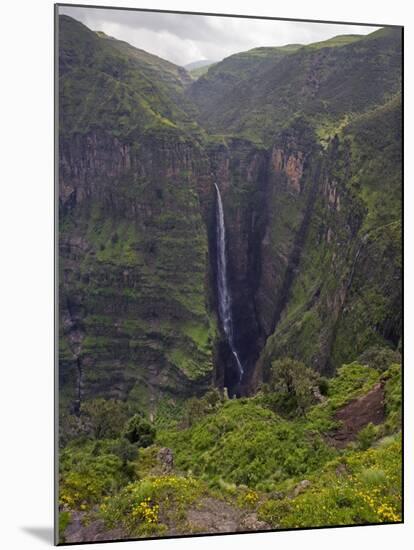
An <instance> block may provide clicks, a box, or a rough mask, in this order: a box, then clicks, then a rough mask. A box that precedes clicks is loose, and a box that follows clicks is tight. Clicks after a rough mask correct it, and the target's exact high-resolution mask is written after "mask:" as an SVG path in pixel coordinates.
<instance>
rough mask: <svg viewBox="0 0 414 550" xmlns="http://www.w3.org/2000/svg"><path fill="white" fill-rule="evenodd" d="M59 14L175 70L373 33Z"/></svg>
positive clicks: (74, 11)
mask: <svg viewBox="0 0 414 550" xmlns="http://www.w3.org/2000/svg"><path fill="white" fill-rule="evenodd" d="M59 13H61V14H66V15H70V16H71V17H74V18H75V19H77V20H78V21H81V22H82V23H84V24H85V25H86V26H88V27H89V28H90V29H93V30H99V31H103V32H105V33H106V34H109V35H111V36H113V37H115V38H118V39H120V40H125V41H126V42H129V43H130V44H132V45H133V46H135V47H137V48H141V49H143V50H146V51H148V52H150V53H153V54H156V55H158V56H160V57H163V58H164V59H168V60H169V61H172V62H173V63H176V64H178V65H186V64H187V63H190V62H192V61H198V60H199V59H212V60H220V59H223V58H224V57H227V56H229V55H231V54H233V53H237V52H240V51H246V50H249V49H251V48H255V47H258V46H283V45H285V44H292V43H299V44H310V43H311V42H317V41H320V40H326V39H328V38H331V37H332V36H336V35H338V34H368V33H370V32H373V31H374V30H376V28H377V27H367V26H360V25H336V24H335V25H333V24H327V23H305V22H302V21H276V20H264V19H243V18H238V17H218V16H204V15H186V14H173V13H156V12H140V11H134V10H116V9H113V10H111V9H105V8H81V7H68V6H64V7H61V8H59Z"/></svg>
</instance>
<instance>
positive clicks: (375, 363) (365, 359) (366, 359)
mask: <svg viewBox="0 0 414 550" xmlns="http://www.w3.org/2000/svg"><path fill="white" fill-rule="evenodd" d="M358 362H359V363H362V364H363V365H368V366H369V367H371V368H373V369H376V370H378V371H380V372H384V371H386V370H387V369H388V368H389V367H390V366H391V365H392V364H393V363H401V354H400V353H399V352H398V351H396V350H393V349H391V348H385V347H381V346H373V347H371V348H368V349H367V350H366V351H364V352H363V353H362V354H361V355H360V356H359V358H358Z"/></svg>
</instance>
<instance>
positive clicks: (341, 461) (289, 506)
mask: <svg viewBox="0 0 414 550" xmlns="http://www.w3.org/2000/svg"><path fill="white" fill-rule="evenodd" d="M402 31H403V29H402V27H395V26H383V27H376V26H373V25H352V24H344V23H324V22H312V21H300V20H298V21H296V20H281V19H270V18H258V17H255V18H250V17H236V16H228V15H203V14H191V13H180V12H161V11H151V10H131V9H117V8H99V7H80V6H70V5H68V4H62V5H58V6H57V7H56V44H55V45H56V91H57V94H56V114H57V117H56V118H57V121H56V126H57V127H56V138H57V139H56V141H57V143H56V159H57V161H56V162H57V164H56V168H57V169H56V173H57V183H56V185H57V190H56V195H57V198H58V207H57V212H56V215H57V221H58V230H57V243H58V255H57V268H58V269H57V273H58V285H59V286H58V304H57V306H58V315H57V318H58V325H59V327H58V334H57V337H58V346H57V347H58V364H57V372H56V380H57V386H58V389H57V395H56V403H57V407H56V422H57V423H58V425H57V432H58V436H57V441H56V450H57V461H56V464H57V470H58V472H57V476H56V478H57V479H56V526H55V529H56V543H58V544H72V543H82V542H83V543H84V542H96V541H116V540H128V539H148V538H160V537H180V536H189V535H208V534H225V533H247V532H255V531H269V530H271V531H277V530H282V529H302V528H317V527H332V526H352V525H369V524H370V525H372V524H384V523H399V522H401V521H402V519H403V517H402V516H403V511H402V510H403V503H402V425H401V424H402V421H401V416H402V413H401V408H402V390H401V383H402V382H401V378H402V372H401V363H402V361H401V355H402V232H401V225H402V103H401V94H402ZM274 536H275V537H277V536H278V535H277V533H275V534H274Z"/></svg>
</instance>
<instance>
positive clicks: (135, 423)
mask: <svg viewBox="0 0 414 550" xmlns="http://www.w3.org/2000/svg"><path fill="white" fill-rule="evenodd" d="M155 434H156V431H155V428H154V426H153V425H152V424H150V423H149V422H148V420H146V419H145V418H144V417H143V416H141V415H140V414H135V415H134V416H132V417H131V418H130V419H129V420H128V422H127V423H126V425H125V429H124V434H123V435H124V437H125V438H126V439H128V441H129V442H130V443H136V445H137V447H149V446H150V445H152V444H153V443H154V440H155Z"/></svg>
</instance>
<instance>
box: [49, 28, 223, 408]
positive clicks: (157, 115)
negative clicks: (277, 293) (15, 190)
mask: <svg viewBox="0 0 414 550" xmlns="http://www.w3.org/2000/svg"><path fill="white" fill-rule="evenodd" d="M60 30H61V34H60V37H61V54H62V56H61V62H62V65H61V73H60V74H61V78H60V91H61V108H60V113H61V127H60V147H59V152H60V166H59V170H60V173H59V175H60V188H59V192H60V194H59V196H60V273H61V274H60V283H61V287H60V312H61V345H60V357H61V360H60V376H61V387H62V396H63V399H62V402H63V403H64V404H65V403H70V404H71V406H72V407H75V408H76V407H79V402H80V401H82V400H84V399H88V398H90V397H96V396H105V397H120V398H125V397H127V396H128V397H129V399H131V400H136V401H137V402H138V403H139V404H141V405H142V406H145V407H151V406H154V407H155V406H156V403H157V401H158V399H159V398H160V396H172V397H174V396H184V395H188V394H192V393H200V392H203V391H205V389H206V388H207V387H208V386H209V385H210V384H211V383H212V382H213V378H214V365H213V344H212V343H213V341H214V338H215V333H216V325H215V317H214V315H213V314H212V313H211V311H210V310H209V307H208V300H207V294H208V291H207V288H208V273H209V263H208V238H207V230H206V225H205V224H204V223H203V219H202V211H201V208H200V200H199V195H198V188H197V184H198V182H199V181H202V180H203V177H208V172H207V171H206V161H205V156H204V153H203V152H202V150H201V148H200V146H199V145H198V142H197V136H196V132H195V133H194V134H193V135H190V134H188V133H187V132H186V130H185V124H186V116H185V115H183V114H182V112H181V111H179V109H178V108H177V107H176V103H175V102H174V101H175V98H176V97H177V94H178V93H179V91H180V90H179V89H178V84H177V82H179V81H178V80H177V79H175V80H174V79H173V85H171V79H172V77H171V74H169V73H168V71H165V70H164V68H163V67H162V66H161V68H160V67H155V68H154V67H149V68H148V67H146V66H145V63H146V60H144V61H141V60H140V61H139V63H138V62H137V60H136V59H135V58H134V57H132V56H131V55H130V54H129V52H128V51H127V54H123V55H122V56H121V58H120V59H121V61H120V59H119V52H118V50H117V49H116V47H115V46H117V45H118V43H117V42H116V41H113V42H114V44H115V46H113V42H112V41H110V40H109V39H107V38H105V37H98V36H96V35H95V34H94V33H91V32H90V31H89V30H88V29H87V28H86V27H83V25H80V24H78V23H77V22H75V21H73V20H71V19H69V18H62V21H61V29H60ZM74 36H75V38H76V40H74ZM90 42H92V44H93V48H94V49H93V51H94V52H96V57H97V59H98V60H97V61H96V63H95V64H94V65H93V69H92V68H91V70H92V71H94V72H95V73H96V74H93V75H91V74H90V72H89V68H90V67H89V64H90V63H92V62H91V60H90V58H88V57H87V56H85V58H84V59H81V60H79V57H80V55H78V56H76V55H75V54H76V52H77V51H78V50H79V51H80V52H83V50H82V47H83V48H86V47H88V48H89V49H91V45H90ZM101 42H102V43H103V45H102V46H101ZM102 50H103V51H102ZM107 50H108V52H109V53H108V52H107ZM111 56H112V57H111ZM68 60H70V62H69V61H68ZM111 63H112V64H113V65H112V64H111ZM120 63H121V67H127V69H125V74H124V75H122V76H121V75H117V76H110V75H109V73H110V72H112V73H114V71H115V69H116V70H117V69H118V67H119V64H120ZM141 65H143V67H144V68H142V67H141ZM150 69H151V70H152V72H153V73H154V74H158V73H160V74H161V76H159V77H158V79H157V80H156V81H155V84H151V90H154V89H155V90H156V89H157V85H158V86H159V89H160V90H161V91H162V97H163V102H160V103H159V104H158V99H159V98H157V97H155V99H154V94H152V93H151V94H150V98H151V101H152V102H153V104H152V105H151V106H150V107H149V105H150V99H148V100H147V99H146V97H144V96H143V95H142V94H141V93H139V94H138V95H136V94H137V93H138V92H137V88H136V86H135V84H136V82H137V81H138V80H140V79H142V77H143V74H144V75H145V70H147V71H150ZM168 69H170V68H169V67H168ZM157 71H158V73H157ZM173 76H174V75H173ZM97 78H98V79H107V80H108V82H107V85H105V86H104V88H103V93H104V94H105V95H106V96H107V97H106V102H103V103H101V104H99V103H98V104H96V103H95V101H96V100H97V99H98V98H97V97H96V93H97V92H95V90H91V89H89V90H88V94H90V95H87V98H84V97H83V94H84V92H85V89H86V88H87V87H88V85H89V83H90V81H91V80H92V81H94V80H95V79H97ZM153 78H155V77H153ZM68 89H69V90H70V91H71V94H72V95H70V96H69V95H68V93H69V92H68ZM177 89H178V91H177ZM161 91H160V94H161ZM155 95H156V94H155ZM90 96H92V97H91V98H90V103H91V104H93V105H94V110H92V111H90V110H87V109H85V100H88V99H89V97H90ZM75 97H76V98H77V97H79V98H80V99H82V101H79V102H77V101H75V100H74V98H75ZM173 99H174V101H173ZM167 100H168V102H169V103H167ZM124 102H125V103H124ZM156 106H158V110H156ZM124 109H125V110H124ZM140 111H142V112H143V113H144V114H143V116H141V114H142V113H140ZM109 112H110V113H111V116H113V117H116V119H115V120H114V121H113V122H111V125H112V124H113V127H114V128H116V132H112V131H111V130H110V127H108V119H107V113H109ZM129 113H130V114H131V117H129V116H127V114H129ZM175 113H178V115H177V118H176V119H175V120H170V119H169V118H166V116H167V114H169V116H172V115H173V114H175ZM114 134H115V135H114ZM206 175H207V176H206Z"/></svg>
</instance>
